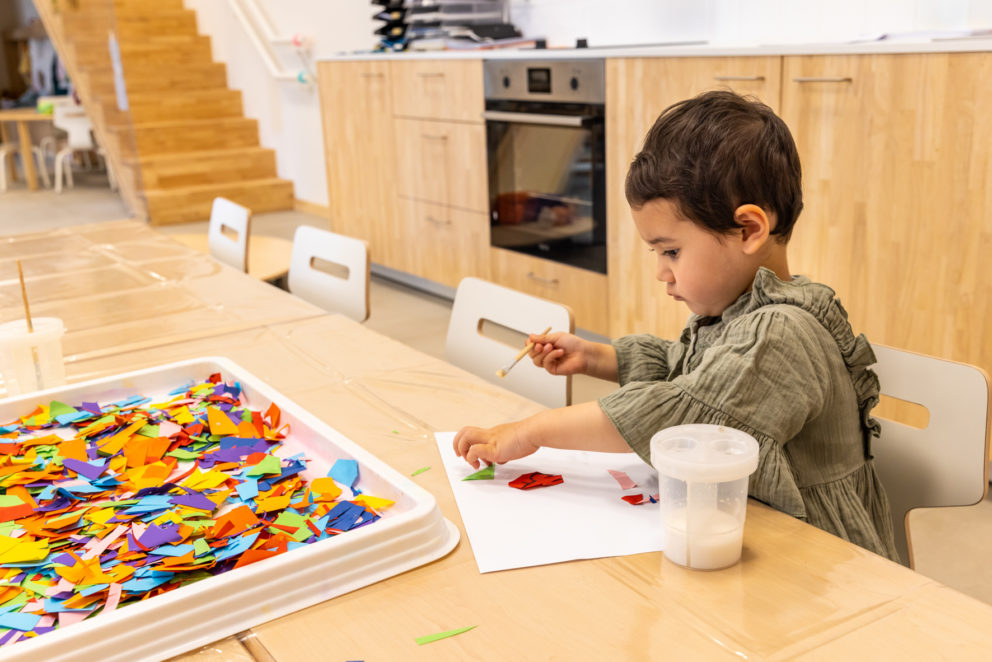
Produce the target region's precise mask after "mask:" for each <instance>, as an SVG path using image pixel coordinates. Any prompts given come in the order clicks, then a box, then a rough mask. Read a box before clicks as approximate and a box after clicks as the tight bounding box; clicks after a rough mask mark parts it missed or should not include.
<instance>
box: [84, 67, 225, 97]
mask: <svg viewBox="0 0 992 662" xmlns="http://www.w3.org/2000/svg"><path fill="white" fill-rule="evenodd" d="M87 73H88V74H89V77H90V85H91V89H92V90H93V91H94V92H96V93H98V94H103V93H110V94H113V93H114V75H113V73H112V72H110V71H93V70H90V71H88V72H87ZM124 76H125V81H126V85H127V91H128V94H129V95H131V94H141V93H159V94H161V93H162V92H163V91H166V90H167V91H179V90H205V89H216V88H219V87H223V88H226V87H227V67H226V66H225V65H224V63H223V62H205V63H200V64H191V65H187V66H183V67H181V68H179V67H176V66H173V65H165V66H158V65H155V64H144V65H139V64H129V65H128V66H127V69H126V71H125V74H124Z"/></svg>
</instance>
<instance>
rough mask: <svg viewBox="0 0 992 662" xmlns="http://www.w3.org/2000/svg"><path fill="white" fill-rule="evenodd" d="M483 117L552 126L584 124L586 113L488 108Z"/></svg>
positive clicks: (495, 120)
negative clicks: (528, 111) (543, 112)
mask: <svg viewBox="0 0 992 662" xmlns="http://www.w3.org/2000/svg"><path fill="white" fill-rule="evenodd" d="M482 119H484V120H487V121H490V122H516V123H519V124H547V125H550V126H582V123H583V122H584V121H586V120H589V119H592V118H591V117H588V116H585V115H545V114H542V113H511V112H507V111H505V110H486V111H483V113H482Z"/></svg>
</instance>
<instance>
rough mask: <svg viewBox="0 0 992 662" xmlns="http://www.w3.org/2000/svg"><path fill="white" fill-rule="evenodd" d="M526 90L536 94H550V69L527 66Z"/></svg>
mask: <svg viewBox="0 0 992 662" xmlns="http://www.w3.org/2000/svg"><path fill="white" fill-rule="evenodd" d="M527 91H528V92H531V93H538V94H551V69H548V68H536V67H528V68H527Z"/></svg>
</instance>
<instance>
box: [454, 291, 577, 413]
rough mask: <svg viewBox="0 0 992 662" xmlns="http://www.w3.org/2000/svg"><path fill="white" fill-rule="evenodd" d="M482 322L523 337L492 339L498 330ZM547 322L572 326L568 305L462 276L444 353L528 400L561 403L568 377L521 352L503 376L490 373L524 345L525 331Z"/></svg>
mask: <svg viewBox="0 0 992 662" xmlns="http://www.w3.org/2000/svg"><path fill="white" fill-rule="evenodd" d="M488 323H493V324H496V325H498V327H503V328H505V329H510V330H511V331H513V332H515V333H514V334H511V337H514V336H517V335H522V336H523V339H521V341H520V344H519V345H510V344H507V343H506V342H505V341H503V340H500V339H498V334H492V333H490V334H486V333H483V331H484V327H486V326H487V325H488ZM549 326H550V327H551V330H552V331H567V332H569V333H571V332H573V331H574V330H575V321H574V318H573V316H572V310H571V308H569V307H568V306H566V305H564V304H560V303H555V302H554V301H548V300H547V299H540V298H538V297H535V296H531V295H529V294H524V293H523V292H518V291H517V290H512V289H510V288H508V287H503V286H501V285H496V284H495V283H490V282H489V281H485V280H481V279H479V278H463V279H462V281H461V282H460V283H459V284H458V290H457V291H456V292H455V302H454V304H453V305H452V307H451V319H450V321H449V323H448V336H447V340H446V342H445V358H447V360H448V361H449V362H451V363H454V364H455V365H457V366H459V367H461V368H464V369H466V370H468V371H469V372H472V373H475V374H476V375H478V376H480V377H482V378H483V379H485V380H486V381H489V382H492V383H493V384H498V385H499V386H503V387H505V388H508V389H510V390H511V391H514V392H516V393H519V394H520V395H523V396H524V397H527V398H530V399H531V400H534V401H536V402H540V403H541V404H544V405H547V406H548V407H564V406H565V405H567V404H570V403H571V400H572V380H571V377H563V376H555V375H551V374H549V373H548V372H547V371H546V370H544V369H543V368H538V367H537V366H535V365H534V363H533V362H532V361H531V360H530V358H528V357H527V356H524V358H522V359H521V360H520V362H519V363H517V365H516V366H514V368H513V369H512V370H511V371H509V372H508V373H507V374H506V376H505V377H498V376H497V375H496V373H497V371H498V370H500V369H501V368H504V367H506V366H507V365H509V364H510V363H512V362H513V359H514V357H515V356H516V355H517V354H518V353H520V350H522V349H523V348H524V345H525V344H526V342H527V341H526V336H527V335H528V334H530V333H540V332H541V331H543V330H544V329H546V328H547V327H549ZM498 327H495V328H497V329H498ZM494 336H495V337H494Z"/></svg>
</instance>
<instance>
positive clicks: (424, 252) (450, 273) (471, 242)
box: [398, 198, 489, 287]
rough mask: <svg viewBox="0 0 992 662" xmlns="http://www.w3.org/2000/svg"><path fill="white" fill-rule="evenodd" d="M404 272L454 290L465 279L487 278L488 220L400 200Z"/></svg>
mask: <svg viewBox="0 0 992 662" xmlns="http://www.w3.org/2000/svg"><path fill="white" fill-rule="evenodd" d="M398 202H399V208H400V210H401V211H402V213H403V214H404V228H405V232H404V237H405V243H406V244H407V245H408V246H409V251H408V254H407V256H406V269H407V270H408V271H409V272H410V273H413V274H416V275H417V276H421V277H422V278H427V279H429V280H432V281H434V282H436V283H442V284H444V285H448V286H450V287H458V282H459V281H460V280H461V279H462V278H464V277H465V276H476V277H478V278H489V216H488V215H487V214H485V213H483V212H477V211H465V210H463V209H455V208H453V207H445V206H444V205H436V204H431V203H429V202H423V201H420V200H410V199H402V198H401V199H400V200H399V201H398Z"/></svg>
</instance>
